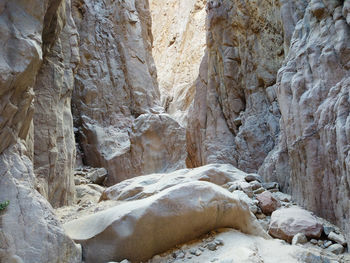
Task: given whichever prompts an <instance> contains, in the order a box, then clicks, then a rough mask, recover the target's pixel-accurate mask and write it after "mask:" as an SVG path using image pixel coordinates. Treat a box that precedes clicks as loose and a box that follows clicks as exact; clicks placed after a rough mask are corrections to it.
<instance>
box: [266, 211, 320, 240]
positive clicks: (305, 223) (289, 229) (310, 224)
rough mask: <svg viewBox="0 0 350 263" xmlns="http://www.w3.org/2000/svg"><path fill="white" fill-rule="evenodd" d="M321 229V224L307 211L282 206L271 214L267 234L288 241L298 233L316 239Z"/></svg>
mask: <svg viewBox="0 0 350 263" xmlns="http://www.w3.org/2000/svg"><path fill="white" fill-rule="evenodd" d="M322 231H323V226H322V225H321V224H320V223H319V222H318V221H317V219H316V218H315V217H314V216H313V215H312V214H311V213H310V212H309V211H306V210H304V209H301V208H299V207H290V208H282V209H279V210H276V211H275V212H273V213H272V215H271V222H270V226H269V234H270V235H271V236H273V237H276V238H280V239H283V240H285V241H287V242H289V243H291V242H292V239H293V237H294V236H295V235H296V234H298V233H303V234H304V235H305V236H306V237H308V238H316V239H318V238H319V237H320V236H321V234H322Z"/></svg>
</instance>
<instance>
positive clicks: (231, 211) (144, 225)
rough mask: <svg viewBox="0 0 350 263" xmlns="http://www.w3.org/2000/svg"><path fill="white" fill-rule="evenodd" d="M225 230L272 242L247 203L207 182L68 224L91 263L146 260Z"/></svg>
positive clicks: (189, 184) (177, 188)
mask: <svg viewBox="0 0 350 263" xmlns="http://www.w3.org/2000/svg"><path fill="white" fill-rule="evenodd" d="M223 227H228V228H235V229H238V230H240V231H242V232H244V233H247V234H252V235H257V236H262V237H265V238H269V235H268V234H267V233H266V232H265V231H264V230H263V229H262V227H261V226H260V224H259V222H258V221H257V219H256V218H255V217H254V215H253V214H252V213H251V212H250V211H249V207H248V205H247V204H246V203H245V202H243V201H241V200H239V199H237V198H235V197H234V196H233V195H232V194H231V193H230V192H229V191H227V190H225V189H223V188H221V187H219V186H217V185H214V184H212V183H208V182H190V183H184V184H180V185H177V186H174V187H171V188H168V189H165V190H164V191H162V192H160V193H158V194H156V195H153V196H151V197H148V198H145V199H142V200H137V201H131V202H127V203H124V204H121V205H118V206H115V207H113V208H110V209H108V210H105V211H102V212H99V213H96V214H93V215H90V216H87V217H84V218H80V219H77V220H74V221H71V222H69V223H67V224H65V225H64V228H65V230H66V232H67V234H68V235H69V236H70V237H71V238H72V239H73V240H75V241H76V242H77V243H80V244H81V245H82V247H83V258H84V259H85V262H86V263H92V262H93V263H104V262H108V261H121V260H123V259H128V260H131V261H144V260H147V259H149V258H151V257H152V256H153V255H156V254H159V253H162V252H164V251H166V250H168V249H170V248H172V247H174V246H176V245H178V244H181V243H184V242H187V241H190V240H193V239H195V238H197V237H199V236H201V235H203V234H205V233H208V232H209V231H211V230H214V229H219V228H223Z"/></svg>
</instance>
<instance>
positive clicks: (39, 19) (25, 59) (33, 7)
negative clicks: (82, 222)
mask: <svg viewBox="0 0 350 263" xmlns="http://www.w3.org/2000/svg"><path fill="white" fill-rule="evenodd" d="M67 3H68V5H69V1H67ZM64 6H65V1H59V0H51V1H36V0H32V1H16V0H15V1H1V3H0V114H1V115H0V202H3V201H5V200H9V201H10V204H9V206H8V207H7V209H6V210H4V211H2V212H1V215H0V221H1V222H0V228H1V229H0V233H1V234H0V243H1V248H0V262H29V263H34V262H67V263H68V262H69V263H70V262H80V261H81V251H80V249H79V248H78V247H77V246H76V245H75V244H74V243H73V241H72V240H70V239H69V238H68V237H67V236H66V235H65V234H64V231H63V229H62V227H61V226H60V224H59V222H58V221H57V220H56V219H55V216H54V213H53V211H52V208H51V206H50V204H49V203H48V202H47V201H46V200H45V199H44V198H43V197H42V196H41V195H40V194H39V193H38V192H37V191H36V190H35V187H36V179H35V176H34V172H33V163H32V160H31V158H33V155H32V154H33V134H32V132H33V125H32V120H33V114H34V107H33V98H34V92H33V87H34V84H35V77H36V75H37V73H38V71H39V68H40V66H41V60H42V54H43V52H42V45H43V41H42V35H46V34H45V33H44V34H43V32H44V31H45V30H46V29H47V27H46V26H44V25H48V24H49V23H50V20H51V18H52V17H54V15H55V14H56V13H57V12H58V10H60V11H62V12H63V13H62V14H61V15H62V18H63V17H64V10H65V7H64ZM51 33H52V34H53V38H52V40H53V39H55V37H54V35H55V34H56V33H57V32H56V31H53V32H51ZM44 42H45V41H44ZM25 141H27V143H26V144H27V145H24V144H23V143H24V142H25Z"/></svg>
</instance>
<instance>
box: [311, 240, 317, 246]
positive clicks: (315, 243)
mask: <svg viewBox="0 0 350 263" xmlns="http://www.w3.org/2000/svg"><path fill="white" fill-rule="evenodd" d="M310 243H311V244H313V245H317V244H318V241H317V240H316V239H311V240H310Z"/></svg>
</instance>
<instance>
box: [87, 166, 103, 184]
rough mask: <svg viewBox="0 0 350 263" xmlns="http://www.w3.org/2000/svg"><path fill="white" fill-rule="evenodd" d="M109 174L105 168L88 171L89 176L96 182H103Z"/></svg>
mask: <svg viewBox="0 0 350 263" xmlns="http://www.w3.org/2000/svg"><path fill="white" fill-rule="evenodd" d="M106 176H107V170H106V169H105V168H98V169H94V170H93V171H91V172H89V173H88V178H89V179H90V181H91V182H92V183H94V184H102V183H103V181H104V180H105V178H106Z"/></svg>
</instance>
